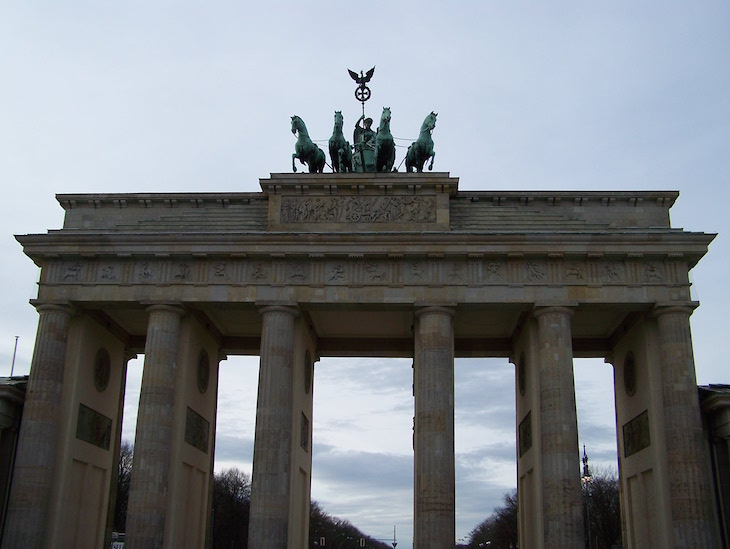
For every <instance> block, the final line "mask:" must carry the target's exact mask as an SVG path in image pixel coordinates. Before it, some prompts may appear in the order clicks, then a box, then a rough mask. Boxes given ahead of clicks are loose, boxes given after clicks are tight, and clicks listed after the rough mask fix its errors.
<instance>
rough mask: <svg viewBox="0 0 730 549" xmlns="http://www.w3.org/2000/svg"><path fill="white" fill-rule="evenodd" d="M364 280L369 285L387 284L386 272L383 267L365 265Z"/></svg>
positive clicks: (371, 264)
mask: <svg viewBox="0 0 730 549" xmlns="http://www.w3.org/2000/svg"><path fill="white" fill-rule="evenodd" d="M365 273H366V275H365V279H366V281H367V282H370V283H378V282H387V281H388V271H387V268H386V266H385V265H381V264H379V263H368V264H367V265H365Z"/></svg>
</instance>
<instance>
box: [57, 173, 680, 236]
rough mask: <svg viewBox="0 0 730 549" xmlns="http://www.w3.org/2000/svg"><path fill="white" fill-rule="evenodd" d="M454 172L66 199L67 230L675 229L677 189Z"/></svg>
mask: <svg viewBox="0 0 730 549" xmlns="http://www.w3.org/2000/svg"><path fill="white" fill-rule="evenodd" d="M458 183H459V181H458V178H454V177H450V176H449V174H444V173H434V174H400V173H396V174H314V175H311V174H302V175H298V174H272V175H271V177H270V178H268V179H262V180H261V181H260V184H261V188H262V192H260V193H164V194H162V193H137V194H61V195H58V196H57V198H58V201H59V202H60V204H61V205H62V206H63V208H64V209H65V210H66V215H65V219H64V227H63V228H64V230H76V231H114V232H156V233H157V232H175V233H190V232H200V231H206V232H208V231H220V232H226V233H241V232H296V231H307V232H368V233H371V232H381V233H383V232H423V231H426V232H450V233H453V232H489V233H498V234H508V233H514V232H518V233H519V232H525V231H529V232H540V231H542V232H551V233H552V232H556V231H559V232H586V231H590V232H606V231H615V230H616V229H621V230H622V232H636V231H643V232H646V230H651V231H663V230H668V229H669V230H671V229H670V221H669V208H670V207H671V206H672V205H673V204H674V201H675V200H676V198H677V196H678V193H677V192H675V191H607V192H602V191H591V192H586V191H559V192H558V191H459V190H458Z"/></svg>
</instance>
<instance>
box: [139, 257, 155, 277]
mask: <svg viewBox="0 0 730 549" xmlns="http://www.w3.org/2000/svg"><path fill="white" fill-rule="evenodd" d="M152 276H153V273H152V269H151V267H150V264H149V263H147V262H146V261H143V262H142V263H140V264H139V277H140V278H141V279H142V280H149V279H151V278H152Z"/></svg>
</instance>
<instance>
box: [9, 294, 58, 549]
mask: <svg viewBox="0 0 730 549" xmlns="http://www.w3.org/2000/svg"><path fill="white" fill-rule="evenodd" d="M37 310H38V313H39V315H40V317H39V319H38V331H37V333H36V340H35V349H34V350H33V361H32V363H31V369H30V379H29V381H28V390H27V392H26V397H25V407H24V410H23V422H22V425H21V429H20V435H19V437H20V438H19V440H18V451H17V457H16V462H15V471H14V474H13V480H12V487H11V492H10V501H9V504H8V515H7V518H6V521H5V532H4V533H3V545H2V546H3V547H7V548H14V547H27V548H35V547H42V546H43V543H44V539H43V538H44V536H45V533H46V529H47V526H48V525H47V516H48V506H49V502H50V493H51V485H52V483H53V474H54V465H55V458H56V440H57V438H58V421H59V413H60V410H61V394H62V388H63V371H64V367H65V363H66V346H67V343H68V330H69V325H70V321H71V309H70V308H69V307H66V306H59V305H39V306H38V307H37Z"/></svg>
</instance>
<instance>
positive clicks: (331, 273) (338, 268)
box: [325, 263, 347, 283]
mask: <svg viewBox="0 0 730 549" xmlns="http://www.w3.org/2000/svg"><path fill="white" fill-rule="evenodd" d="M325 282H329V283H335V282H347V277H346V276H345V266H344V265H343V264H342V263H335V264H333V265H330V266H329V267H328V268H327V274H326V275H325Z"/></svg>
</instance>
